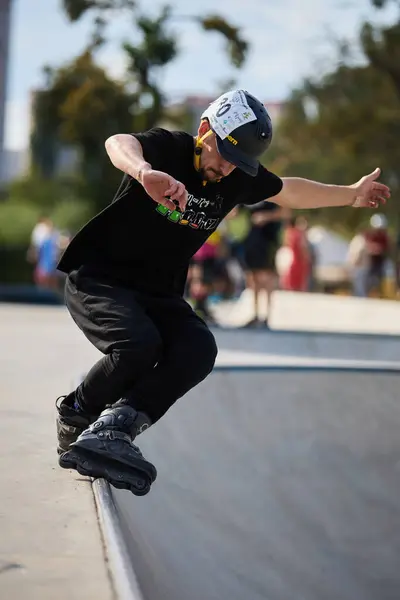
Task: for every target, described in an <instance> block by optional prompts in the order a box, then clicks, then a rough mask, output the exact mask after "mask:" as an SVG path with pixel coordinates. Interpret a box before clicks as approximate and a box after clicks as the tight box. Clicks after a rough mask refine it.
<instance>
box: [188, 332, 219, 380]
mask: <svg viewBox="0 0 400 600" xmlns="http://www.w3.org/2000/svg"><path fill="white" fill-rule="evenodd" d="M217 354H218V348H217V343H216V341H215V338H214V336H213V334H212V333H211V331H209V330H208V329H204V330H201V332H199V333H198V335H197V336H195V337H194V338H193V340H192V342H191V345H190V350H188V352H187V355H186V362H187V363H188V366H189V367H190V370H191V371H192V373H193V372H196V375H197V378H198V379H199V380H200V381H201V380H202V379H204V378H205V377H207V375H209V374H210V373H211V371H212V370H213V368H214V365H215V361H216V358H217Z"/></svg>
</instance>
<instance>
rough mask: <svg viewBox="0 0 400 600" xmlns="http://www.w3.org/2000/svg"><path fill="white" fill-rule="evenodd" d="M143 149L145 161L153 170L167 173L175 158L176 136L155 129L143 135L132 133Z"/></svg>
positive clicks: (163, 130)
mask: <svg viewBox="0 0 400 600" xmlns="http://www.w3.org/2000/svg"><path fill="white" fill-rule="evenodd" d="M131 135H133V136H134V137H135V138H136V139H137V140H138V142H140V145H141V146H142V148H143V157H144V159H145V160H146V161H147V162H149V163H150V164H151V166H152V167H153V169H156V170H158V171H165V170H166V169H168V166H169V165H170V162H171V158H172V157H173V156H174V144H175V136H174V134H173V133H172V132H171V131H168V130H167V129H162V128H161V127H154V128H153V129H149V130H148V131H145V132H143V133H132V134H131Z"/></svg>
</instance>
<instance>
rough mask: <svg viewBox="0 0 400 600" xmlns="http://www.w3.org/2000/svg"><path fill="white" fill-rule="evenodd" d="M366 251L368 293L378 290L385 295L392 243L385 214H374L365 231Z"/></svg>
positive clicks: (381, 294) (379, 293) (380, 294)
mask: <svg viewBox="0 0 400 600" xmlns="http://www.w3.org/2000/svg"><path fill="white" fill-rule="evenodd" d="M364 235H365V252H366V255H367V262H368V271H367V293H368V295H369V294H370V293H371V292H372V291H373V290H376V291H377V293H378V295H379V296H381V297H382V296H383V280H384V277H385V267H386V263H387V260H388V258H389V256H390V251H391V243H390V236H389V231H388V222H387V218H386V217H385V215H383V214H375V215H372V217H371V219H370V228H369V229H367V230H366V232H365V234H364Z"/></svg>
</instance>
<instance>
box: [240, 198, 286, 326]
mask: <svg viewBox="0 0 400 600" xmlns="http://www.w3.org/2000/svg"><path fill="white" fill-rule="evenodd" d="M249 211H250V216H251V219H250V222H251V225H250V231H249V233H248V235H247V237H246V240H245V242H244V259H245V269H246V275H247V288H249V289H251V290H252V291H253V294H254V313H253V314H254V317H253V318H252V319H251V320H250V322H249V323H247V325H246V327H268V320H266V319H264V318H262V317H261V316H260V295H261V293H263V292H265V294H266V297H267V306H268V317H269V318H270V317H271V306H272V302H271V298H272V292H273V290H274V289H275V288H276V286H277V274H276V268H275V257H276V253H277V251H278V248H279V245H280V233H281V226H282V221H284V220H285V219H287V218H289V216H290V211H289V209H287V208H285V207H277V206H274V205H273V204H270V203H267V202H259V203H257V204H254V205H253V206H250V207H249Z"/></svg>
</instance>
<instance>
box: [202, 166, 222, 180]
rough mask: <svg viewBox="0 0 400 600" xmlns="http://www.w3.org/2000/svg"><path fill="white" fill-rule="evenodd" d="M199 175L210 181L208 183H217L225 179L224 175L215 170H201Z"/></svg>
mask: <svg viewBox="0 0 400 600" xmlns="http://www.w3.org/2000/svg"><path fill="white" fill-rule="evenodd" d="M199 173H200V175H201V177H202V178H203V179H204V181H208V183H217V182H218V181H219V180H220V179H222V178H223V177H224V176H223V174H222V173H219V172H218V171H215V169H212V168H208V169H203V168H201V169H199Z"/></svg>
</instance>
